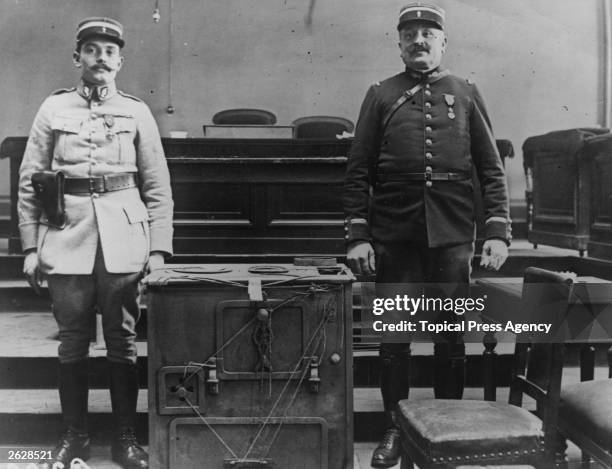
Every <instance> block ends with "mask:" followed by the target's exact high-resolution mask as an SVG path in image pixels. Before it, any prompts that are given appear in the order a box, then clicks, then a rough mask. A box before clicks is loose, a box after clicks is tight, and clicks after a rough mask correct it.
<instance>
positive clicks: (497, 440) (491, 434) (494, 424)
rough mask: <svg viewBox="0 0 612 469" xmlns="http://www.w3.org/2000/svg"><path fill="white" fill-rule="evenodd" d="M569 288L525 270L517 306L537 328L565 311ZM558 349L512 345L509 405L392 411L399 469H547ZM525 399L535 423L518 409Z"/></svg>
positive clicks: (402, 406) (567, 282)
mask: <svg viewBox="0 0 612 469" xmlns="http://www.w3.org/2000/svg"><path fill="white" fill-rule="evenodd" d="M571 283H572V280H571V279H568V278H567V277H566V276H564V275H561V274H556V273H554V272H550V271H546V270H543V269H537V268H533V267H529V268H528V269H526V271H525V274H524V286H523V293H522V301H521V306H522V308H523V311H524V312H526V313H528V314H530V316H528V317H531V318H532V321H534V322H537V318H538V317H539V315H540V314H542V315H544V316H547V315H550V314H552V313H554V312H555V311H558V312H563V310H564V308H565V309H567V305H568V299H569V293H570V286H571ZM563 356H564V346H563V344H549V343H534V344H533V345H530V344H529V343H528V342H521V341H517V343H516V348H515V354H514V370H513V380H512V383H511V387H510V398H509V403H508V404H505V403H498V402H492V401H480V400H450V399H438V400H436V399H426V400H416V401H410V400H403V401H400V402H399V404H398V410H397V415H398V424H399V427H400V432H401V442H402V464H401V467H402V469H408V468H411V467H413V463H416V464H417V465H418V466H419V468H421V469H425V468H452V467H456V466H460V465H479V466H486V465H499V464H530V465H534V466H536V467H553V465H554V459H555V449H556V447H557V432H556V427H557V416H558V407H559V395H560V388H561V374H562V370H563ZM523 394H527V395H528V396H530V397H532V398H533V399H535V400H536V402H537V409H538V415H539V416H540V418H538V417H536V416H535V415H533V414H532V413H531V412H529V411H527V410H526V409H523V408H522V407H521V406H522V397H523Z"/></svg>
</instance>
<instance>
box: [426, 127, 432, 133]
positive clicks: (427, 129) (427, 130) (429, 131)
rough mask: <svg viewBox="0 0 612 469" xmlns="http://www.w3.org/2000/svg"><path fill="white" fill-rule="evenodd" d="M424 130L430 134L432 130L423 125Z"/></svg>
mask: <svg viewBox="0 0 612 469" xmlns="http://www.w3.org/2000/svg"><path fill="white" fill-rule="evenodd" d="M425 132H427V133H428V134H430V133H431V132H432V128H431V127H429V126H427V127H425Z"/></svg>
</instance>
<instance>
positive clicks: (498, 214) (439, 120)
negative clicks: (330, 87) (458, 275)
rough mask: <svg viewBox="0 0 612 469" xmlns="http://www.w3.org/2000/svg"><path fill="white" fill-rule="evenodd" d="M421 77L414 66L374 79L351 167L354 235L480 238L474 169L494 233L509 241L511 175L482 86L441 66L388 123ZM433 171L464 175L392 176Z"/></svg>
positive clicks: (442, 240) (350, 230)
mask: <svg viewBox="0 0 612 469" xmlns="http://www.w3.org/2000/svg"><path fill="white" fill-rule="evenodd" d="M420 81H422V77H418V78H417V77H416V76H415V75H414V74H412V73H411V72H410V71H406V72H403V73H400V74H398V75H395V76H394V77H391V78H389V79H387V80H385V81H383V82H381V83H377V84H375V85H372V86H371V87H370V89H369V90H368V92H367V94H366V97H365V99H364V101H363V104H362V106H361V111H360V115H359V119H358V122H357V126H356V129H355V139H354V142H353V145H352V148H351V153H350V158H349V161H348V165H347V174H346V184H345V192H344V208H345V213H346V220H345V221H346V223H347V225H346V231H347V236H346V238H347V240H348V241H349V242H352V241H354V240H359V239H363V240H371V239H372V238H373V239H374V240H376V241H378V242H383V243H384V242H411V243H419V244H425V245H428V246H429V247H440V246H445V245H455V244H460V243H465V242H470V241H473V239H474V233H475V230H474V220H475V213H474V188H473V182H472V172H473V171H475V174H476V175H477V177H478V179H479V180H480V184H481V187H482V195H483V204H484V210H485V219H486V230H485V234H486V237H487V238H494V237H497V238H502V239H504V240H507V238H508V235H507V226H508V219H509V217H508V195H507V187H506V178H505V174H504V169H503V165H502V162H501V158H500V156H499V154H498V151H497V148H496V145H495V139H494V137H493V134H492V131H491V127H490V123H489V118H488V116H487V112H486V109H485V107H484V103H483V100H482V97H481V95H480V93H479V92H478V89H477V88H476V86H475V85H474V84H472V83H471V82H469V81H467V80H465V79H462V78H459V77H456V76H453V75H450V74H449V73H448V72H446V71H445V72H438V71H436V72H434V73H432V74H431V75H429V78H427V79H426V81H424V82H422V83H423V86H422V89H420V90H419V91H418V92H417V93H416V94H415V95H414V96H413V97H412V98H410V99H408V100H407V101H406V102H405V103H404V104H403V105H402V106H401V107H399V108H398V109H397V110H396V111H395V113H394V114H392V116H391V117H390V119H388V123H387V126H386V127H385V128H384V129H383V120H385V118H386V117H388V115H389V110H390V109H391V108H392V107H393V105H394V103H395V102H396V101H397V99H398V98H399V97H400V96H401V95H402V93H403V92H404V91H405V90H409V89H411V88H413V87H414V86H415V85H416V84H417V83H419V82H420ZM427 170H429V171H431V172H433V173H457V174H459V175H462V176H461V177H462V179H461V180H453V181H437V180H433V181H432V182H431V183H430V184H426V181H425V179H423V180H420V181H413V180H404V181H387V180H386V178H387V177H388V176H389V175H393V174H396V175H399V174H405V173H411V174H412V173H425V172H426V171H427ZM400 179H401V178H400ZM370 186H372V192H371V193H370Z"/></svg>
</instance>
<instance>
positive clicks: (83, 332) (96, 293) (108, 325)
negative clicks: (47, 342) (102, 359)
mask: <svg viewBox="0 0 612 469" xmlns="http://www.w3.org/2000/svg"><path fill="white" fill-rule="evenodd" d="M140 278H141V273H140V272H135V273H129V274H111V273H109V272H107V270H106V267H105V265H104V258H103V256H102V250H101V249H100V246H99V245H98V250H97V253H96V260H95V264H94V270H93V273H92V274H91V275H49V276H48V278H47V282H48V285H49V291H50V294H51V300H52V302H53V314H54V316H55V320H56V321H57V324H58V327H59V339H60V345H59V349H58V355H59V361H60V362H61V363H72V362H78V361H81V360H85V359H87V357H88V355H89V341H90V339H91V332H92V325H93V324H95V311H96V308H97V309H98V311H100V314H101V315H102V324H103V330H104V340H105V342H106V349H107V357H108V359H109V360H110V361H112V362H116V363H128V364H134V363H136V355H137V352H136V330H135V329H136V322H137V321H138V318H139V316H140V310H139V308H138V303H137V296H138V281H139V280H140Z"/></svg>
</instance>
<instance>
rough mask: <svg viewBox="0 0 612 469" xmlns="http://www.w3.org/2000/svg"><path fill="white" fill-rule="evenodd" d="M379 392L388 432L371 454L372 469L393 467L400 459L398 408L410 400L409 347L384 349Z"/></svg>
mask: <svg viewBox="0 0 612 469" xmlns="http://www.w3.org/2000/svg"><path fill="white" fill-rule="evenodd" d="M380 357H381V376H380V390H381V392H382V397H383V403H384V406H385V420H386V422H385V424H386V430H385V434H384V435H383V438H382V440H381V441H380V443H379V444H378V446H377V447H376V449H375V450H374V453H372V461H371V463H370V464H371V465H372V467H391V466H395V465H396V464H397V463H398V460H399V456H400V433H399V428H398V427H397V424H396V419H395V408H396V406H397V403H398V402H399V401H400V400H402V399H407V398H408V391H409V387H410V347H409V346H408V347H407V346H406V345H405V344H383V345H382V346H381V352H380Z"/></svg>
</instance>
